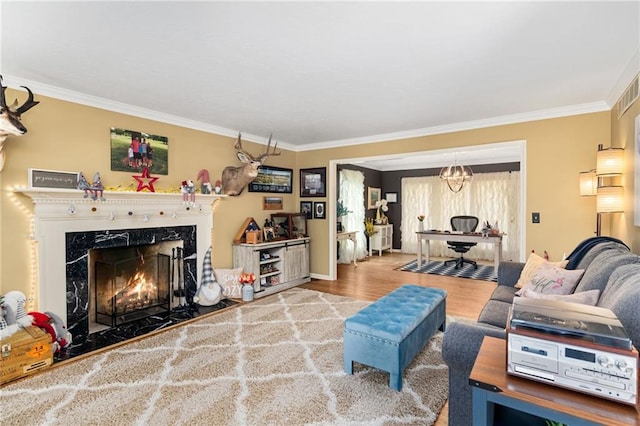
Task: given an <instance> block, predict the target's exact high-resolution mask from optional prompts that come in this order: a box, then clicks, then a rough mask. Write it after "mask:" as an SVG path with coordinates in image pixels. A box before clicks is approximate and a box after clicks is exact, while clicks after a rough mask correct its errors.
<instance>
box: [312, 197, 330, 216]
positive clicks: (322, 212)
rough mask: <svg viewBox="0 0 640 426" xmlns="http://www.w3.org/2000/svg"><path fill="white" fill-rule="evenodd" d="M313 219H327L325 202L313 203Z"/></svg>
mask: <svg viewBox="0 0 640 426" xmlns="http://www.w3.org/2000/svg"><path fill="white" fill-rule="evenodd" d="M313 218H314V219H326V218H327V203H326V202H325V201H314V202H313Z"/></svg>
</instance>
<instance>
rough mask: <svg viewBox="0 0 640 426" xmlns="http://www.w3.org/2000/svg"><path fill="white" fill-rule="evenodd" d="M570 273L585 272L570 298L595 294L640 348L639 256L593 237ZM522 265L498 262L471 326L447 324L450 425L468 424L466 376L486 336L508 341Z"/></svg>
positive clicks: (574, 255) (618, 244) (610, 240)
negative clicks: (596, 291)
mask: <svg viewBox="0 0 640 426" xmlns="http://www.w3.org/2000/svg"><path fill="white" fill-rule="evenodd" d="M568 259H569V264H568V265H567V268H568V269H584V270H585V272H584V275H583V276H582V278H581V279H580V281H579V283H578V285H577V287H576V289H575V290H574V293H578V292H582V291H587V290H593V289H599V290H600V298H599V299H598V303H597V306H600V307H603V308H607V309H610V310H612V311H613V312H614V313H615V314H616V315H617V316H618V319H619V320H620V322H621V323H622V324H623V325H624V327H625V330H626V331H627V334H628V335H629V337H630V338H631V340H632V341H633V344H634V346H635V347H636V348H640V256H638V255H637V254H633V253H631V252H630V250H629V248H628V247H627V246H626V245H625V244H623V243H622V242H621V241H618V240H616V239H613V238H607V237H593V238H590V239H587V240H585V241H583V242H582V243H580V244H579V245H578V246H577V247H576V250H574V251H573V252H572V254H571V255H569V257H568ZM523 267H524V263H519V262H502V263H500V266H499V268H498V286H497V287H496V289H495V291H494V292H493V294H492V296H491V298H490V300H489V301H488V302H487V303H486V304H485V306H484V308H483V310H482V311H481V313H480V315H479V317H478V320H477V322H476V323H473V324H466V323H462V322H451V323H450V324H447V330H446V332H445V333H444V339H443V343H442V356H443V358H444V361H445V363H446V364H447V366H448V367H449V426H468V425H470V424H472V405H471V387H470V386H469V384H468V381H469V374H470V373H471V369H472V367H473V363H474V362H475V358H476V355H477V353H478V350H479V349H480V345H481V343H482V339H483V338H484V336H493V337H499V338H502V339H505V338H506V335H505V334H506V333H505V328H506V323H507V317H508V310H509V307H510V306H511V303H512V301H513V298H514V297H517V296H515V294H514V293H515V292H516V291H517V289H515V288H514V285H515V284H516V282H517V281H518V278H519V277H520V272H521V271H522V269H523Z"/></svg>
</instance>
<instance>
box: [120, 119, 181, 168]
mask: <svg viewBox="0 0 640 426" xmlns="http://www.w3.org/2000/svg"><path fill="white" fill-rule="evenodd" d="M110 141H111V170H112V171H114V172H135V171H138V170H143V169H144V168H145V167H148V168H149V171H151V172H153V174H154V175H168V174H169V138H167V137H166V136H160V135H154V134H152V133H145V132H142V131H139V130H127V129H120V128H117V127H111V131H110Z"/></svg>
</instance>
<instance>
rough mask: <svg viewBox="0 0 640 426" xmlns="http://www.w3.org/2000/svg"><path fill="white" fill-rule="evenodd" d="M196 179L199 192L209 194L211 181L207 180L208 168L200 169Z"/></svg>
mask: <svg viewBox="0 0 640 426" xmlns="http://www.w3.org/2000/svg"><path fill="white" fill-rule="evenodd" d="M196 180H199V181H200V192H202V193H203V194H211V182H210V181H209V170H207V169H202V170H200V171H199V172H198V177H197V179H196Z"/></svg>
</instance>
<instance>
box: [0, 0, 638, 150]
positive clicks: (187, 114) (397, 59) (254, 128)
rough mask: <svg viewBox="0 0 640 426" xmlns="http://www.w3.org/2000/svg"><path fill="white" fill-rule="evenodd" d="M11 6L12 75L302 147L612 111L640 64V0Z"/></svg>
mask: <svg viewBox="0 0 640 426" xmlns="http://www.w3.org/2000/svg"><path fill="white" fill-rule="evenodd" d="M0 13H1V15H2V18H1V19H2V21H1V23H2V30H1V37H2V38H1V49H2V51H1V55H0V60H1V63H0V66H1V67H0V68H1V72H2V74H3V75H4V82H5V84H8V85H9V86H11V87H17V86H19V85H26V86H29V87H30V88H31V89H32V90H34V91H35V92H36V93H39V94H41V95H50V96H55V97H58V98H61V99H68V100H73V101H76V102H81V103H85V104H90V105H94V106H98V107H105V108H110V109H114V110H120V111H123V112H127V113H132V114H136V115H140V116H143V117H149V118H154V119H159V120H163V121H167V122H171V123H174V124H180V125H186V126H189V127H193V128H198V129H202V130H206V131H212V132H215V133H220V134H226V135H229V136H232V135H234V134H237V132H238V131H242V132H243V135H244V136H247V138H248V139H252V140H256V141H263V140H264V138H266V137H268V135H269V134H270V133H273V135H274V138H276V139H278V140H279V141H280V146H283V147H287V148H290V149H294V150H299V151H302V150H308V149H313V148H318V147H329V146H339V145H344V144H356V143H367V142H371V141H378V140H384V139H390V138H398V137H409V136H416V135H421V134H433V133H442V132H447V131H453V130H458V129H463V128H472V127H482V126H487V125H494V124H502V123H504V122H515V121H526V120H530V119H535V118H545V117H548V116H561V115H569V114H575V113H580V112H589V111H600V110H606V109H608V108H610V107H611V105H612V103H613V102H614V101H615V100H616V99H617V96H619V95H620V94H621V93H622V91H623V90H624V88H625V86H626V85H627V84H628V83H629V82H630V81H631V78H632V77H633V76H635V74H637V73H638V71H639V70H640V65H638V64H639V63H640V60H639V57H640V56H639V54H638V48H639V46H640V2H638V1H628V2H617V3H614V2H479V1H475V2H407V3H404V2H403V3H399V2H372V3H369V2H349V3H346V2H283V3H280V2H257V3H251V2H193V3H192V2H158V3H155V2H153V3H152V2H94V1H90V2H2V3H0ZM25 121H27V122H28V116H25ZM488 142H490V141H488ZM427 149H428V147H425V150H427ZM494 154H495V153H494Z"/></svg>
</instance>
